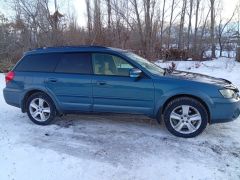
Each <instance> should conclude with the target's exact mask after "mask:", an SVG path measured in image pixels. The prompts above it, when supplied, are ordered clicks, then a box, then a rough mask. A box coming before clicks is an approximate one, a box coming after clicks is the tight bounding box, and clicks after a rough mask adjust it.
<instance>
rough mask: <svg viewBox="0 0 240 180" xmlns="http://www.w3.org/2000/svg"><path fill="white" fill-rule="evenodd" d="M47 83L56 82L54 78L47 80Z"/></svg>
mask: <svg viewBox="0 0 240 180" xmlns="http://www.w3.org/2000/svg"><path fill="white" fill-rule="evenodd" d="M47 81H48V82H53V83H55V82H58V80H57V79H56V78H48V80H47Z"/></svg>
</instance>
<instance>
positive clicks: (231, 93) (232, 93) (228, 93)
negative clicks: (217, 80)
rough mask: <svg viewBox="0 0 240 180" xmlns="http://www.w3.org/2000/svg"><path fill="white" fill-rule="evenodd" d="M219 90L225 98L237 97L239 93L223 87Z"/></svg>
mask: <svg viewBox="0 0 240 180" xmlns="http://www.w3.org/2000/svg"><path fill="white" fill-rule="evenodd" d="M219 91H220V93H221V94H222V95H223V97H225V98H235V96H236V95H237V93H236V92H235V91H234V90H231V89H221V90H219Z"/></svg>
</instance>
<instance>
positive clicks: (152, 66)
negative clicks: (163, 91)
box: [125, 52, 165, 75]
mask: <svg viewBox="0 0 240 180" xmlns="http://www.w3.org/2000/svg"><path fill="white" fill-rule="evenodd" d="M125 55H126V56H127V57H129V58H131V59H132V60H134V61H135V62H137V63H138V64H140V65H141V66H142V67H144V68H145V69H147V70H148V71H149V72H151V73H152V74H157V75H159V74H161V75H164V72H165V71H164V69H162V68H160V67H159V66H157V65H156V64H153V63H151V62H149V61H148V60H146V59H144V58H142V57H141V56H138V55H136V54H134V53H131V52H127V53H125Z"/></svg>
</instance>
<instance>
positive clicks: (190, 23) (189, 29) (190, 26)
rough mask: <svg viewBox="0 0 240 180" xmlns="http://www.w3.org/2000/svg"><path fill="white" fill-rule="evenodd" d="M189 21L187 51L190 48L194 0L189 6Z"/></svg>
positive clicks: (191, 0)
mask: <svg viewBox="0 0 240 180" xmlns="http://www.w3.org/2000/svg"><path fill="white" fill-rule="evenodd" d="M189 6H190V7H189V8H190V10H189V20H188V33H187V49H188V50H189V48H190V35H191V34H190V33H191V30H192V12H193V0H190V4H189Z"/></svg>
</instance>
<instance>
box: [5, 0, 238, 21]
mask: <svg viewBox="0 0 240 180" xmlns="http://www.w3.org/2000/svg"><path fill="white" fill-rule="evenodd" d="M10 1H11V0H0V12H3V13H4V14H5V15H6V16H8V17H9V16H11V15H12V13H11V10H10V9H11V8H10V7H9V2H10ZM30 1H31V0H30ZM49 1H50V4H52V5H51V7H50V9H52V10H53V9H54V6H53V4H54V3H53V2H54V0H49ZM221 1H222V7H223V9H224V10H223V17H225V18H228V17H230V16H231V15H232V13H233V10H234V8H235V6H236V4H237V3H238V2H239V1H240V0H221ZM167 2H169V3H170V2H171V1H170V0H167ZM58 6H59V7H65V9H62V10H61V8H60V11H61V12H62V11H63V13H66V12H67V11H70V12H71V11H74V12H75V13H76V15H77V18H78V24H79V25H81V26H86V5H85V0H69V1H64V0H58ZM12 16H13V15H12Z"/></svg>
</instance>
